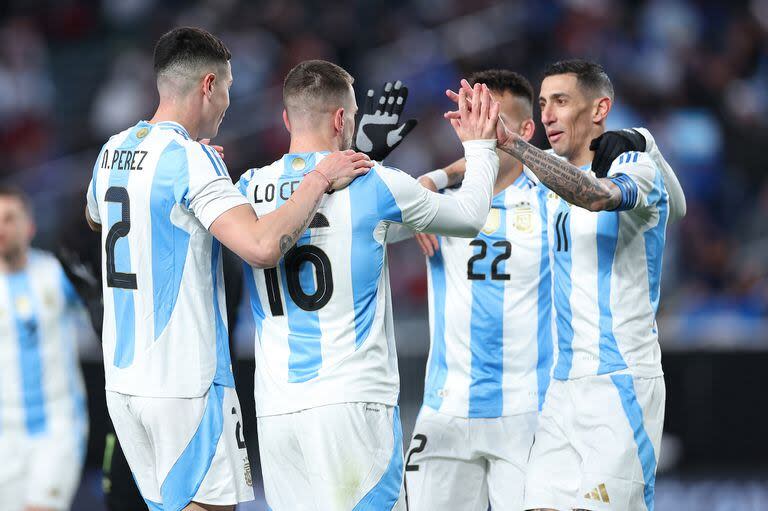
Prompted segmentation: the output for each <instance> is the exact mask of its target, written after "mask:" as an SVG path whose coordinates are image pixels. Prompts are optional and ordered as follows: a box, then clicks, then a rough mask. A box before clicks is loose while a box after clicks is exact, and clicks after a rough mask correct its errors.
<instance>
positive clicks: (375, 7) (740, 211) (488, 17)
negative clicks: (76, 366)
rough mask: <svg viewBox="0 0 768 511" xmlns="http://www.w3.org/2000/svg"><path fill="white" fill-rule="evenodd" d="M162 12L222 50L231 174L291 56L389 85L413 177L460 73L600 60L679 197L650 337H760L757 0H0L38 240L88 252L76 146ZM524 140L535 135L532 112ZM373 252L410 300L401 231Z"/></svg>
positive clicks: (129, 95) (14, 147)
mask: <svg viewBox="0 0 768 511" xmlns="http://www.w3.org/2000/svg"><path fill="white" fill-rule="evenodd" d="M47 4H50V5H47ZM178 25H197V26H202V27H205V28H206V29H208V30H211V31H213V32H214V33H216V34H217V35H219V36H221V37H222V39H223V40H224V41H225V43H226V44H227V45H228V46H229V48H230V50H231V51H232V54H233V58H232V69H233V75H234V78H235V81H234V85H233V87H232V90H231V98H232V106H231V108H230V110H229V111H228V112H227V116H226V118H225V120H224V123H223V126H222V131H221V132H220V137H219V139H218V140H217V142H218V143H221V144H223V145H224V146H225V148H226V157H227V164H228V166H229V170H230V173H231V174H232V177H233V178H234V179H237V178H238V177H239V175H240V174H241V173H242V172H244V171H245V170H246V169H247V168H249V167H253V166H261V165H264V164H267V163H269V162H271V161H273V160H274V159H276V158H278V157H279V156H280V155H281V154H282V153H283V152H284V151H285V150H286V149H287V143H288V137H287V133H286V131H285V129H284V128H283V126H282V120H281V116H280V113H281V109H282V105H281V101H280V97H281V96H280V88H281V85H282V80H283V77H284V76H285V74H286V72H287V71H288V70H289V69H290V68H291V67H292V66H293V65H295V64H296V63H297V62H299V61H301V60H304V59H307V58H323V59H327V60H331V61H334V62H336V63H339V64H340V65H342V66H344V67H345V68H346V69H348V70H349V71H350V72H351V73H352V74H353V75H354V76H355V77H356V79H357V81H356V90H357V92H358V97H362V95H363V94H364V93H365V91H366V90H367V89H368V88H376V87H380V85H381V84H382V83H383V82H384V81H386V80H393V79H400V80H403V81H404V82H405V83H406V85H408V87H409V88H410V96H409V102H408V105H407V107H406V112H405V115H406V116H408V117H414V118H417V119H418V120H419V126H418V127H417V128H416V129H415V130H414V131H413V133H412V135H410V136H409V138H408V139H407V140H406V141H405V143H403V144H402V145H401V146H400V148H398V150H397V151H396V152H395V153H393V155H392V158H391V161H388V162H387V163H388V164H391V165H393V166H396V167H399V168H402V169H403V170H407V171H408V172H411V173H413V174H420V173H422V172H424V171H428V170H432V169H434V168H436V167H439V166H442V165H444V164H446V163H448V162H449V161H452V159H454V158H455V157H457V156H458V155H459V154H460V145H459V144H458V141H457V140H456V139H455V136H454V135H453V134H452V133H451V131H450V129H449V126H448V125H447V123H446V122H445V121H444V120H443V119H442V116H441V114H442V112H443V111H444V110H446V109H447V108H448V106H449V104H448V102H447V100H446V99H445V97H444V95H443V91H444V90H445V88H447V87H452V86H454V85H455V84H456V83H457V82H458V80H459V78H460V77H462V76H465V75H467V74H468V73H470V72H472V71H474V70H478V69H482V68H488V67H507V68H510V69H513V70H516V71H519V72H521V73H523V74H524V75H526V76H527V77H529V79H530V80H531V82H532V83H533V85H534V89H537V88H538V85H539V83H540V79H541V72H542V70H543V68H544V66H545V65H546V64H548V63H550V62H552V61H554V60H558V59H561V58H566V57H574V56H578V57H585V58H589V59H592V60H595V61H598V62H600V63H601V64H603V65H604V66H605V68H606V70H607V71H608V74H609V75H610V76H611V78H612V80H613V82H614V86H615V88H616V91H617V100H616V102H615V104H614V109H613V111H612V114H611V116H610V118H609V119H610V124H609V128H617V127H629V126H638V125H642V126H647V127H649V128H650V129H651V131H652V133H654V135H655V136H656V138H657V141H658V143H659V145H660V147H661V149H662V151H663V153H664V154H665V155H666V156H667V158H668V160H669V161H670V163H671V164H672V166H673V167H674V168H675V170H676V171H677V173H678V176H679V178H680V180H681V182H682V184H683V187H684V189H685V191H686V196H687V199H688V215H687V217H686V218H685V219H684V220H683V221H682V222H681V223H680V225H678V226H674V227H672V228H670V229H669V231H668V236H667V244H668V245H667V247H668V248H667V253H666V262H665V267H664V272H665V275H664V285H663V291H662V302H661V311H660V321H661V322H663V323H664V324H663V328H662V334H663V335H664V339H663V342H665V343H667V344H678V345H701V344H706V343H725V344H729V343H730V344H735V343H745V344H751V345H768V333H766V332H768V328H764V327H765V325H766V320H765V318H766V317H767V316H766V313H767V312H768V223H766V221H765V220H766V219H768V179H766V178H765V172H766V170H768V169H767V168H766V163H765V162H766V159H765V158H763V154H762V152H763V149H765V148H768V0H751V1H731V2H716V1H707V0H698V1H695V0H671V1H670V0H649V1H624V2H622V1H618V0H538V1H536V2H523V1H519V2H514V1H510V2H499V1H493V0H477V1H474V2H465V1H461V0H408V1H404V2H391V1H385V0H359V1H350V0H341V1H335V2H332V3H328V2H325V1H320V0H315V1H307V0H301V1H298V0H266V1H261V2H247V1H244V0H210V1H201V2H197V3H194V2H188V1H180V0H166V1H163V2H161V1H159V0H102V1H100V2H95V1H84V0H67V1H63V2H28V1H22V0H10V1H6V2H4V3H3V6H2V7H0V144H2V147H3V152H4V155H3V158H2V165H0V179H1V180H2V181H6V182H12V183H15V184H17V185H19V186H21V187H23V188H24V189H25V190H26V191H28V192H29V193H30V194H31V195H32V197H33V200H34V202H35V208H36V212H37V217H38V224H39V226H38V227H39V238H38V240H37V241H38V245H40V246H43V247H46V248H54V247H56V246H60V245H66V246H69V247H71V248H74V249H76V250H79V251H80V252H81V253H83V254H84V257H85V258H86V259H89V258H93V257H96V254H97V247H98V243H97V241H96V239H97V238H95V237H94V236H93V235H92V234H90V233H88V232H87V230H86V226H85V224H84V222H83V220H82V207H81V205H82V204H84V200H83V193H84V190H85V188H86V186H87V183H88V180H89V179H90V174H91V170H92V166H93V161H94V158H95V157H96V154H97V152H98V148H99V147H100V145H101V144H102V143H103V142H104V141H105V140H106V138H107V137H109V136H110V135H112V134H114V133H116V132H118V131H121V130H122V129H124V128H126V127H128V126H130V125H132V124H134V123H135V122H136V121H137V120H139V119H142V118H143V119H146V118H148V117H149V116H151V114H152V111H153V108H154V106H155V104H156V90H155V86H154V78H153V74H152V48H153V44H154V42H155V41H156V40H157V38H158V37H159V36H160V35H161V34H162V33H163V32H165V31H166V30H168V29H169V28H171V27H173V26H178ZM534 115H535V116H536V120H537V124H538V113H537V112H536V113H535V114H534ZM535 141H536V143H537V144H538V145H540V146H542V147H544V146H545V145H546V139H545V137H544V134H543V130H542V129H541V126H540V124H538V133H537V135H536V138H535ZM390 257H391V258H392V261H391V264H392V266H393V267H394V266H396V267H397V268H398V271H397V272H393V274H392V276H391V278H392V285H393V295H394V296H393V299H394V302H395V307H396V311H398V310H400V311H417V314H423V311H424V309H425V307H426V283H425V279H424V274H425V268H424V266H425V265H424V261H423V258H422V257H421V255H420V252H419V251H418V249H417V248H416V246H415V244H411V243H406V244H404V245H403V246H396V247H393V248H392V249H391V250H390Z"/></svg>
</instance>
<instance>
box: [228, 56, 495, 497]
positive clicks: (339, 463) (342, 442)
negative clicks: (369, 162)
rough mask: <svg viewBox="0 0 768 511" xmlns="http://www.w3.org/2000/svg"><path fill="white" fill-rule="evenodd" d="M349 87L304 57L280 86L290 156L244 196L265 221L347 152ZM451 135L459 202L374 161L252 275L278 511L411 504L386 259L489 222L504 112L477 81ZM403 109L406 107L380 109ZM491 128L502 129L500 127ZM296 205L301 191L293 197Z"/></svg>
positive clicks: (265, 454)
mask: <svg viewBox="0 0 768 511" xmlns="http://www.w3.org/2000/svg"><path fill="white" fill-rule="evenodd" d="M352 83H353V78H352V77H351V76H350V75H349V74H348V73H347V72H346V71H345V70H343V69H342V68H340V67H339V66H337V65H335V64H332V63H330V62H325V61H320V60H310V61H305V62H302V63H300V64H299V65H298V66H296V67H295V68H293V69H292V70H291V71H290V72H289V73H288V75H287V76H286V78H285V83H284V86H283V99H284V103H285V111H284V114H283V119H284V121H285V125H286V127H287V129H288V130H289V131H290V133H291V145H290V149H289V153H288V154H286V155H284V156H283V157H282V158H281V159H279V160H277V161H276V162H274V163H273V164H272V165H269V166H267V167H264V168H261V169H252V170H250V171H248V172H246V173H245V174H244V175H243V176H242V177H241V179H240V183H239V186H240V189H241V190H242V191H243V193H244V194H245V195H246V196H247V197H248V199H249V200H250V201H252V203H253V206H254V208H255V210H256V212H257V213H258V214H259V215H263V214H269V213H270V212H271V211H273V210H274V209H275V208H277V207H279V206H280V205H281V204H283V203H284V202H285V201H287V200H291V199H290V198H291V192H292V190H294V189H296V187H297V186H298V185H299V184H300V183H302V182H303V181H304V180H306V176H308V175H311V170H312V169H313V168H314V167H315V166H316V165H320V164H322V162H323V161H325V158H327V156H324V155H325V154H326V153H327V151H334V150H341V149H345V148H348V147H350V145H351V143H352V138H353V134H354V132H355V130H354V124H355V122H354V119H355V112H356V110H357V104H356V102H355V96H354V92H353V90H352ZM474 92H475V94H474V103H473V105H472V108H471V112H472V113H470V107H469V105H468V104H467V102H466V101H465V100H464V96H465V95H466V93H465V92H461V94H462V97H461V98H460V99H459V102H460V105H461V106H460V108H461V111H462V112H463V113H464V114H465V115H463V116H460V118H459V119H454V122H453V127H454V129H455V131H456V133H457V134H458V136H459V138H460V139H461V140H462V142H463V144H464V150H465V155H466V158H467V167H468V170H467V175H466V179H465V182H464V186H463V187H462V190H461V191H460V192H459V193H457V194H455V195H453V196H450V197H449V196H443V195H440V194H435V193H431V192H428V191H427V190H426V189H425V188H423V187H422V186H421V185H419V184H418V183H417V182H416V181H415V180H414V179H413V178H411V177H410V176H409V175H408V174H406V173H404V172H401V171H398V170H395V169H392V168H388V167H384V166H382V165H376V166H375V167H374V169H373V170H372V171H371V172H370V173H369V174H367V175H366V176H364V177H362V178H359V179H357V180H355V181H354V182H353V183H352V184H351V185H350V186H349V187H348V188H346V189H344V190H343V191H341V192H337V193H335V194H333V195H330V196H328V197H326V198H325V199H324V200H323V202H322V204H321V206H320V209H319V210H318V213H317V214H316V215H315V217H314V219H313V220H312V223H311V224H310V226H309V227H310V228H309V229H308V230H306V231H302V235H301V237H300V239H299V241H298V243H297V245H296V247H295V248H293V249H292V250H290V251H289V252H288V253H287V254H286V255H285V257H284V258H283V259H282V260H281V261H280V263H279V265H277V266H276V267H275V268H269V269H266V270H258V271H253V270H252V269H251V268H250V267H247V268H246V274H247V277H246V278H247V281H246V285H247V287H248V288H249V290H250V300H251V308H252V310H253V314H254V319H255V323H256V340H255V346H256V375H255V378H256V381H255V398H256V413H257V416H258V428H259V448H260V452H261V463H262V470H263V476H264V485H265V491H266V496H267V502H268V503H269V506H270V508H271V509H273V510H275V511H283V510H290V511H298V510H314V509H323V510H330V511H335V510H352V509H377V510H380V509H381V510H384V509H386V510H389V509H399V510H403V509H404V508H405V502H404V500H405V499H404V495H403V492H402V482H403V454H402V432H401V427H400V420H399V415H398V408H397V399H398V394H399V378H398V372H397V357H396V353H395V341H394V337H393V325H392V307H391V303H390V297H389V277H388V266H387V258H386V248H385V245H386V242H387V240H388V237H389V234H388V231H389V229H390V227H391V226H392V225H394V224H400V223H402V224H404V225H406V226H409V227H411V228H412V229H414V230H417V231H429V232H439V233H444V234H449V235H453V236H464V237H474V236H476V235H477V232H478V231H479V230H480V228H481V227H482V225H483V223H484V222H485V219H486V217H487V216H488V210H489V207H490V204H491V197H492V190H493V183H494V181H495V179H496V173H497V172H498V157H497V155H496V152H495V145H496V141H495V140H494V136H495V131H493V129H492V128H494V127H495V124H496V119H497V116H498V108H499V105H498V103H497V102H494V101H492V100H491V98H490V93H489V91H488V89H487V88H486V87H484V86H481V85H480V84H477V85H476V87H475V89H474ZM379 108H380V109H382V110H389V111H395V109H400V108H402V102H401V101H396V100H395V99H394V97H393V100H392V101H388V100H387V101H385V103H384V104H380V107H379ZM494 129H495V128H494ZM294 195H295V193H294Z"/></svg>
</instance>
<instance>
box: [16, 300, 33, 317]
mask: <svg viewBox="0 0 768 511" xmlns="http://www.w3.org/2000/svg"><path fill="white" fill-rule="evenodd" d="M15 306H16V314H18V315H19V316H21V317H22V318H28V317H30V316H32V301H31V300H30V299H29V297H28V296H26V295H22V296H19V297H18V298H16V303H15Z"/></svg>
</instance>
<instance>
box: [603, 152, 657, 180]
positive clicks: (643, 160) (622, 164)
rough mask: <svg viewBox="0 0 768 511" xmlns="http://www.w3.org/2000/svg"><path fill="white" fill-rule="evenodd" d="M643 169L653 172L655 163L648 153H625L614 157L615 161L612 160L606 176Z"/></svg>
mask: <svg viewBox="0 0 768 511" xmlns="http://www.w3.org/2000/svg"><path fill="white" fill-rule="evenodd" d="M643 167H645V168H648V169H651V170H654V171H655V170H656V163H655V162H654V161H653V159H652V158H651V156H650V155H649V154H648V153H644V152H640V151H627V152H625V153H621V154H620V155H618V156H617V157H616V159H614V160H613V162H612V163H611V167H610V169H609V171H608V174H609V175H610V174H613V173H617V172H626V171H627V170H628V169H632V168H638V169H641V168H643Z"/></svg>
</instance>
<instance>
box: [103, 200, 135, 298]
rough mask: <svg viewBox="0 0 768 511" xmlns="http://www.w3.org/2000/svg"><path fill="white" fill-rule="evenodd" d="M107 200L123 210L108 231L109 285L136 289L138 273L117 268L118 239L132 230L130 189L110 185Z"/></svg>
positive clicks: (105, 247)
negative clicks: (116, 250)
mask: <svg viewBox="0 0 768 511" xmlns="http://www.w3.org/2000/svg"><path fill="white" fill-rule="evenodd" d="M104 200H105V201H106V202H117V203H119V204H120V206H121V207H120V209H121V211H122V215H121V219H120V221H118V222H115V224H114V225H113V226H112V228H111V229H110V230H109V232H108V233H107V242H106V243H105V245H104V249H105V250H106V252H107V286H109V287H118V288H121V289H136V274H135V273H122V272H119V271H117V270H116V269H115V245H116V244H117V240H119V239H120V238H124V237H125V236H128V233H129V232H131V199H130V198H129V197H128V190H126V189H125V188H123V187H121V186H110V187H109V188H107V194H106V195H105V196H104Z"/></svg>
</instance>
